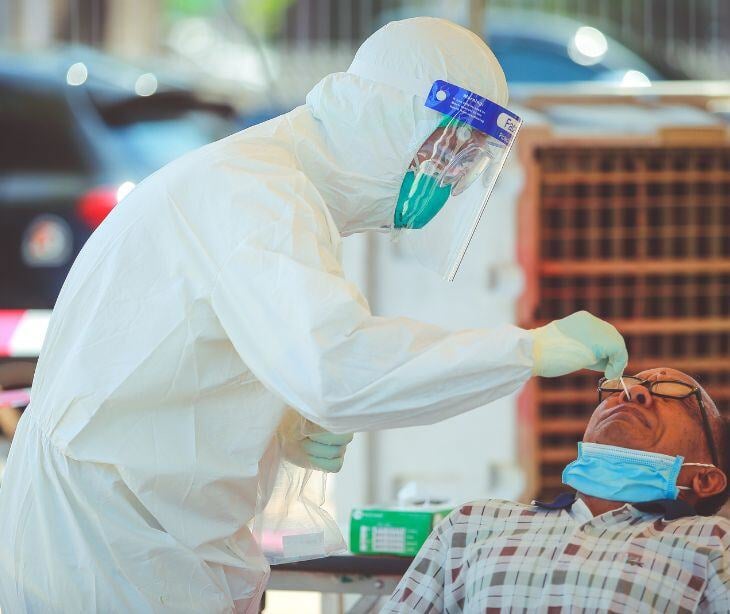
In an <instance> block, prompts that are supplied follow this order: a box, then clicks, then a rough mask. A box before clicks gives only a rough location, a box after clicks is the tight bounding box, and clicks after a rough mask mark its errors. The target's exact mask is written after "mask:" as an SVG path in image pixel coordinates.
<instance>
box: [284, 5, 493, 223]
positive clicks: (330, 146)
mask: <svg viewBox="0 0 730 614" xmlns="http://www.w3.org/2000/svg"><path fill="white" fill-rule="evenodd" d="M437 79H443V80H446V81H449V82H451V83H455V84H457V85H459V86H460V87H464V88H467V89H469V90H471V91H473V92H476V93H478V94H480V95H481V96H484V97H486V98H489V99H490V100H492V101H494V102H496V103H498V104H500V105H502V106H504V105H506V104H507V83H506V80H505V77H504V73H503V72H502V68H501V67H500V65H499V62H497V59H496V58H495V57H494V54H493V53H492V52H491V50H490V49H489V47H488V46H487V45H486V44H485V43H484V41H482V40H481V39H480V38H479V37H478V36H477V35H476V34H474V33H473V32H471V31H469V30H467V29H465V28H462V27H461V26H458V25H456V24H454V23H451V22H449V21H446V20H443V19H436V18H432V17H416V18H413V19H405V20H402V21H395V22H391V23H389V24H388V25H386V26H384V27H383V28H381V29H380V30H378V31H377V32H375V34H373V35H372V36H371V37H370V38H368V39H367V40H366V41H365V42H364V43H363V44H362V46H361V47H360V49H359V50H358V51H357V54H356V55H355V58H354V60H353V62H352V64H351V65H350V68H349V69H348V70H347V72H345V73H334V74H331V75H328V76H326V77H325V78H324V79H322V80H321V81H320V82H319V83H318V84H317V85H316V86H315V87H314V88H313V89H312V91H311V92H309V94H308V95H307V105H306V108H308V109H309V111H310V112H311V116H312V117H313V118H314V120H315V123H316V124H317V127H318V128H317V134H318V138H314V139H313V138H312V135H311V134H310V133H307V134H306V138H302V139H298V143H297V146H296V155H297V157H298V159H299V162H300V164H301V165H302V168H303V170H304V173H305V174H306V175H307V176H308V177H309V178H310V179H311V180H312V182H313V183H314V184H315V186H316V187H317V189H318V191H319V192H320V193H321V194H322V196H323V198H324V201H325V202H326V203H327V206H328V208H329V210H330V213H331V214H332V217H333V218H334V220H335V223H336V224H337V227H338V229H339V231H340V233H341V234H342V235H348V234H352V233H355V232H362V231H365V230H373V229H379V228H384V227H385V228H388V227H390V226H391V225H392V223H393V214H394V210H395V204H396V201H397V197H398V191H399V188H400V185H401V182H402V181H403V177H404V175H405V172H406V169H407V167H408V163H409V161H410V160H411V158H412V156H413V153H414V151H415V150H416V149H417V148H418V146H419V145H420V143H421V142H422V141H423V140H424V139H425V138H426V137H427V136H428V135H429V134H430V133H431V132H432V131H433V130H434V128H435V127H436V126H437V124H438V122H439V119H440V116H439V114H438V113H437V112H435V111H433V110H431V109H428V108H426V107H424V102H425V100H426V97H427V95H428V92H429V90H430V88H431V85H432V84H433V82H434V81H436V80H437ZM302 136H304V135H302Z"/></svg>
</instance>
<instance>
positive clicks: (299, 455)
mask: <svg viewBox="0 0 730 614" xmlns="http://www.w3.org/2000/svg"><path fill="white" fill-rule="evenodd" d="M279 437H280V439H281V443H282V451H283V454H284V458H286V459H287V460H288V461H289V462H290V463H293V464H294V465H297V466H298V467H304V468H305V469H319V470H320V471H325V472H327V473H337V472H338V471H339V470H340V469H342V464H343V463H344V460H345V451H346V450H347V444H349V443H350V442H351V441H352V437H353V435H352V433H346V434H344V435H335V434H334V433H330V432H329V431H325V430H324V429H323V428H322V427H320V426H317V425H316V424H314V423H313V422H310V421H309V420H307V419H306V418H304V417H302V416H300V415H299V414H297V413H296V412H295V411H294V410H289V412H288V413H287V415H286V416H285V418H284V420H282V423H281V425H280V427H279Z"/></svg>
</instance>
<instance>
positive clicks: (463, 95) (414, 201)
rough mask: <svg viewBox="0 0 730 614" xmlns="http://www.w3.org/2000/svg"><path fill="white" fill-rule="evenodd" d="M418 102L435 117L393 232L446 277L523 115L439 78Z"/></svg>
mask: <svg viewBox="0 0 730 614" xmlns="http://www.w3.org/2000/svg"><path fill="white" fill-rule="evenodd" d="M425 106H426V107H428V108H430V109H433V110H434V111H437V112H438V113H440V114H441V116H442V118H441V121H440V122H439V123H438V125H437V127H436V129H435V130H434V131H433V132H432V133H431V134H430V135H429V136H428V138H427V139H426V140H425V141H424V142H423V143H422V144H421V145H420V146H419V148H418V150H417V151H416V153H415V154H414V156H413V158H412V159H411V162H410V164H409V166H408V169H407V171H406V174H405V177H404V179H403V183H402V184H401V188H400V193H399V195H398V201H397V203H396V208H395V215H394V219H393V233H394V238H395V239H396V240H397V241H398V243H399V244H400V245H401V246H402V248H403V250H404V251H405V252H406V253H410V254H411V255H413V256H415V258H416V259H417V260H418V261H419V262H420V263H421V264H423V265H424V266H426V267H427V268H429V269H432V270H434V271H436V272H437V273H439V274H440V275H442V276H443V277H444V278H446V279H448V280H450V281H451V280H453V279H454V277H455V275H456V272H457V271H458V268H459V265H460V264H461V261H462V259H463V257H464V254H465V252H466V249H467V247H468V245H469V242H470V241H471V239H472V237H473V235H474V232H475V231H476V228H477V224H478V222H479V219H480V218H481V215H482V213H483V211H484V208H485V207H486V204H487V201H488V200H489V196H490V194H491V193H492V190H493V188H494V184H495V183H496V181H497V177H498V176H499V173H500V172H501V170H502V167H503V166H504V163H505V160H506V159H507V155H508V154H509V151H510V149H511V147H512V144H513V143H514V140H515V137H516V135H517V132H518V131H519V128H520V126H521V124H522V121H521V120H520V118H519V117H518V116H517V115H515V114H514V113H512V112H511V111H509V110H507V109H505V108H504V107H502V106H500V105H498V104H496V103H494V102H492V101H491V100H488V99H487V98H484V97H482V96H479V95H478V94H475V93H474V92H470V91H469V90H465V89H463V88H460V87H458V86H456V85H453V84H451V83H447V82H446V81H436V82H435V83H434V84H433V86H432V87H431V91H430V93H429V95H428V98H427V100H426V105H425Z"/></svg>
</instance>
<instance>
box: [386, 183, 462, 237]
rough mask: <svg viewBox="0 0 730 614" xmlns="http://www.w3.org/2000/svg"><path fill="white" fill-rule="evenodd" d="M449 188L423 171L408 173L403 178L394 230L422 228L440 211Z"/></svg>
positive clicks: (447, 196)
mask: <svg viewBox="0 0 730 614" xmlns="http://www.w3.org/2000/svg"><path fill="white" fill-rule="evenodd" d="M449 196H451V186H450V185H441V181H440V180H439V178H438V177H434V176H432V175H430V174H428V173H424V172H423V171H419V172H418V173H416V172H415V171H412V170H410V171H408V172H407V173H406V175H405V177H404V178H403V183H402V184H401V188H400V194H398V204H397V205H396V208H395V217H394V220H393V224H394V226H395V227H396V228H423V227H424V226H425V225H426V224H428V223H429V222H430V221H431V220H432V219H433V218H434V217H435V216H436V214H437V213H438V212H439V211H441V209H442V208H443V206H444V205H445V204H446V201H447V200H448V199H449Z"/></svg>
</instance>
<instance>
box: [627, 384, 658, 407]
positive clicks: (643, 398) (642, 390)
mask: <svg viewBox="0 0 730 614" xmlns="http://www.w3.org/2000/svg"><path fill="white" fill-rule="evenodd" d="M629 395H630V396H631V400H632V401H633V402H634V403H639V404H641V405H644V406H645V407H649V406H650V405H651V404H652V400H653V399H652V396H651V393H650V392H649V389H648V388H646V387H644V386H641V385H640V384H634V385H633V386H629ZM621 400H622V401H628V400H629V399H627V398H626V392H625V391H624V392H622V393H621Z"/></svg>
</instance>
